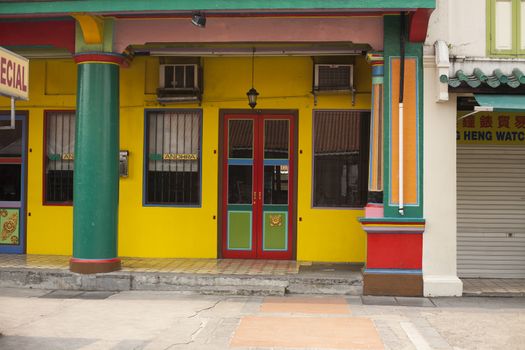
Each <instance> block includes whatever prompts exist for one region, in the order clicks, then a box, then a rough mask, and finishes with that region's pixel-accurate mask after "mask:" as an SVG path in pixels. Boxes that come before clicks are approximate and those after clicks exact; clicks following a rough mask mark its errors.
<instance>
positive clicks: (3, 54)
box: [0, 47, 29, 100]
mask: <svg viewBox="0 0 525 350" xmlns="http://www.w3.org/2000/svg"><path fill="white" fill-rule="evenodd" d="M0 94H2V95H5V96H10V97H16V98H19V99H23V100H27V99H28V97H29V60H28V59H27V58H25V57H22V56H19V55H17V54H15V53H13V52H11V51H9V50H6V49H4V48H2V47H0Z"/></svg>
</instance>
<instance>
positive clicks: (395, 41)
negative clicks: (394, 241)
mask: <svg viewBox="0 0 525 350" xmlns="http://www.w3.org/2000/svg"><path fill="white" fill-rule="evenodd" d="M407 25H408V21H407ZM399 26H400V18H399V15H386V16H384V57H385V65H384V81H385V84H384V85H383V86H384V96H385V99H384V108H383V111H384V118H383V123H384V129H383V130H385V132H384V133H383V137H384V142H383V171H384V172H383V179H384V184H383V187H384V191H383V202H384V204H383V205H384V216H385V217H389V218H396V217H399V218H422V217H423V129H424V128H423V100H424V98H423V96H424V95H423V44H422V43H411V42H408V41H407V43H406V48H405V56H406V57H416V59H417V81H418V91H417V95H418V101H419V106H418V107H417V110H418V123H419V124H418V127H419V130H418V162H419V164H418V169H419V174H418V179H419V180H418V191H417V193H418V203H419V204H418V205H417V206H405V208H404V212H405V215H404V216H401V215H400V214H399V212H398V207H397V206H395V205H390V193H391V184H390V110H391V106H390V80H391V79H390V78H391V74H390V73H391V72H390V70H391V67H390V59H391V58H392V57H399V54H400V52H399V51H400V47H399V46H400V37H399Z"/></svg>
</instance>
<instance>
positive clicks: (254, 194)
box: [253, 192, 257, 204]
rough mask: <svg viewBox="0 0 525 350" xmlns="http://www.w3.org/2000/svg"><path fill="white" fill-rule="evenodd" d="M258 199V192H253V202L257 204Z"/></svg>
mask: <svg viewBox="0 0 525 350" xmlns="http://www.w3.org/2000/svg"><path fill="white" fill-rule="evenodd" d="M256 200H257V192H253V204H255V201H256Z"/></svg>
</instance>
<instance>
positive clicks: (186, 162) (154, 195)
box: [145, 110, 202, 205]
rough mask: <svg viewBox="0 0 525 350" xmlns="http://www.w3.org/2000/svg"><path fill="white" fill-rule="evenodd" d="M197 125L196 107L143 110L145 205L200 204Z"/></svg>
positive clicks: (199, 144) (198, 129)
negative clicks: (144, 114) (188, 108)
mask: <svg viewBox="0 0 525 350" xmlns="http://www.w3.org/2000/svg"><path fill="white" fill-rule="evenodd" d="M201 126H202V117H201V112H200V111H199V110H169V111H168V110H166V111H149V112H147V114H146V129H147V130H146V135H147V140H146V144H147V160H146V182H145V186H146V198H145V202H146V204H159V205H163V204H165V205H199V204H200V197H201V169H200V168H201V161H200V157H201Z"/></svg>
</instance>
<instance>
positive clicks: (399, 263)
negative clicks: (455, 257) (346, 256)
mask: <svg viewBox="0 0 525 350" xmlns="http://www.w3.org/2000/svg"><path fill="white" fill-rule="evenodd" d="M360 221H361V224H362V226H363V229H364V230H365V231H366V233H367V256H366V268H365V270H364V272H363V294H365V295H389V296H422V295H423V272H422V263H423V232H424V230H425V220H424V219H420V218H373V217H372V218H370V217H366V218H362V219H360Z"/></svg>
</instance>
